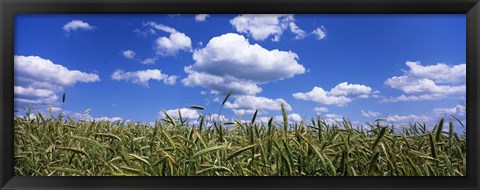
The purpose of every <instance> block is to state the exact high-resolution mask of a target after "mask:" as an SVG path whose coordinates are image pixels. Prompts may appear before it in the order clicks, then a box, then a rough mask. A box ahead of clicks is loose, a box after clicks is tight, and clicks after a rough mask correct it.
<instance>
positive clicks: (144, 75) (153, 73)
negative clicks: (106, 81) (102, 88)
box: [111, 69, 177, 87]
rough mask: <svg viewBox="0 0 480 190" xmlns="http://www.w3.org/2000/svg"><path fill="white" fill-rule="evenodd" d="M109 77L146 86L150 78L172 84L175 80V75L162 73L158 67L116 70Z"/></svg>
mask: <svg viewBox="0 0 480 190" xmlns="http://www.w3.org/2000/svg"><path fill="white" fill-rule="evenodd" d="M111 77H112V79H113V80H117V81H120V80H124V81H130V82H132V83H134V84H140V85H144V86H146V87H148V82H149V81H150V80H157V81H163V83H165V84H167V85H174V84H175V83H176V80H177V76H169V75H166V74H163V73H162V72H161V70H158V69H148V70H140V71H134V72H124V71H122V70H116V71H115V72H114V73H113V74H112V76H111Z"/></svg>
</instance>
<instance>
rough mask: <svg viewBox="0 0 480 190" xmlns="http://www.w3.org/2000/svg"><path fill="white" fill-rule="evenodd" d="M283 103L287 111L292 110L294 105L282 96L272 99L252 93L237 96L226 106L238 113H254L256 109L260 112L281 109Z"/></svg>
mask: <svg viewBox="0 0 480 190" xmlns="http://www.w3.org/2000/svg"><path fill="white" fill-rule="evenodd" d="M281 103H283V104H284V106H285V110H286V111H291V110H292V107H291V106H290V105H289V104H288V103H287V102H286V101H285V100H284V99H281V98H277V99H270V98H265V97H257V96H251V95H244V96H236V97H235V100H234V101H233V102H228V101H227V102H226V103H225V107H226V108H228V109H232V111H233V112H235V113H236V114H237V115H243V114H253V113H254V112H255V110H257V109H258V110H259V112H265V111H267V112H268V111H280V110H281Z"/></svg>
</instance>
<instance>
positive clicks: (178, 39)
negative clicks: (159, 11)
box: [146, 22, 192, 56]
mask: <svg viewBox="0 0 480 190" xmlns="http://www.w3.org/2000/svg"><path fill="white" fill-rule="evenodd" d="M146 25H147V26H150V27H153V28H155V29H157V30H161V31H164V32H167V33H170V36H168V37H165V36H163V37H159V38H157V40H155V49H156V51H157V54H159V55H162V56H171V55H176V54H177V52H179V51H181V50H182V51H191V50H192V40H191V39H190V37H188V36H187V35H186V34H185V33H181V32H178V31H177V30H175V29H174V28H171V27H168V26H165V25H163V24H157V23H154V22H148V23H147V24H146Z"/></svg>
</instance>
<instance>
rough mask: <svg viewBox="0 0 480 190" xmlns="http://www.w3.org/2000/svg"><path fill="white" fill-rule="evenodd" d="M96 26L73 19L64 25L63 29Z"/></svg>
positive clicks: (81, 28)
mask: <svg viewBox="0 0 480 190" xmlns="http://www.w3.org/2000/svg"><path fill="white" fill-rule="evenodd" d="M93 28H94V26H91V25H90V24H88V23H86V22H83V21H81V20H72V21H70V22H69V23H67V24H65V25H64V26H63V30H65V31H67V32H70V31H75V30H93Z"/></svg>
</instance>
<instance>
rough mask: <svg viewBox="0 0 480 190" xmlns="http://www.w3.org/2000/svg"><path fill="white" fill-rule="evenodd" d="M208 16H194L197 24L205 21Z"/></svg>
mask: <svg viewBox="0 0 480 190" xmlns="http://www.w3.org/2000/svg"><path fill="white" fill-rule="evenodd" d="M209 16H210V15H208V14H197V15H195V21H197V22H203V21H205V19H207V17H209Z"/></svg>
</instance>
